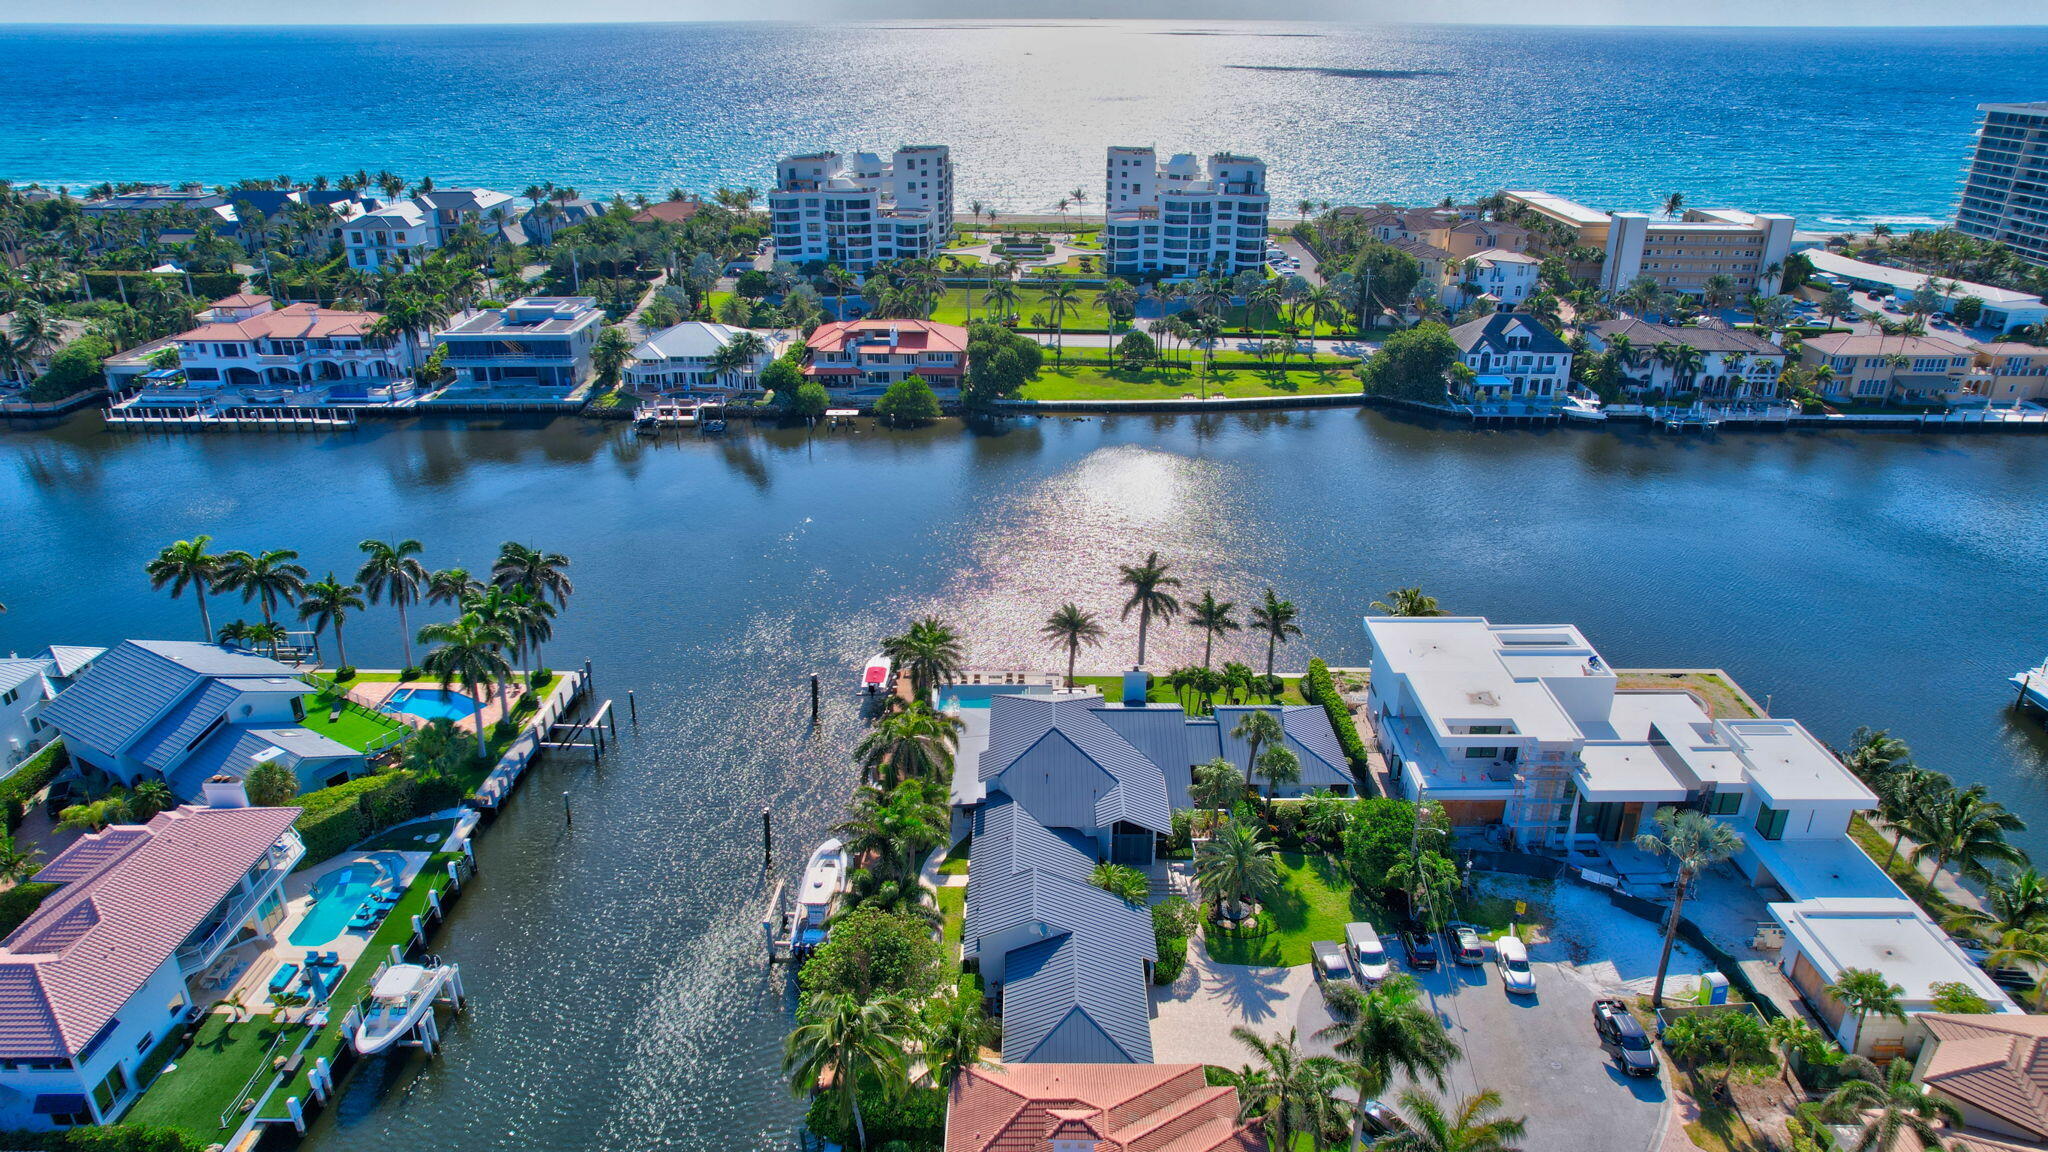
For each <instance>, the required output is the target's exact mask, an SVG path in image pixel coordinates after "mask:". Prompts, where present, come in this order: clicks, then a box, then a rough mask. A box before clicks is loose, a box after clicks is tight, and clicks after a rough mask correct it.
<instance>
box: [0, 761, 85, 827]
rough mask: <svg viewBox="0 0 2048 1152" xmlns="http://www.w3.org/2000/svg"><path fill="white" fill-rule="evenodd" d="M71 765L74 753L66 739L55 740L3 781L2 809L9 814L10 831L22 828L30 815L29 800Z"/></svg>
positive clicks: (0, 791)
mask: <svg viewBox="0 0 2048 1152" xmlns="http://www.w3.org/2000/svg"><path fill="white" fill-rule="evenodd" d="M70 766H71V754H70V753H69V752H66V751H65V750H64V742H63V741H62V740H52V741H50V743H49V744H47V745H46V746H44V748H43V750H42V751H40V752H38V753H36V754H35V755H34V756H31V757H29V758H28V761H27V763H24V764H23V765H22V766H21V767H19V768H16V769H15V770H14V772H13V774H12V775H10V776H8V777H7V779H5V780H0V811H4V813H5V815H6V817H7V831H8V832H10V833H12V832H13V831H14V830H15V829H16V828H19V827H21V818H22V817H23V816H26V815H28V805H29V800H30V799H31V798H33V797H34V796H35V794H36V793H38V792H41V791H42V790H43V789H45V788H48V787H49V786H50V781H52V780H55V779H56V778H57V774H58V773H59V772H62V771H64V769H66V768H69V767H70Z"/></svg>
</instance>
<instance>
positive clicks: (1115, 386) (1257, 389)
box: [1019, 364, 1359, 400]
mask: <svg viewBox="0 0 2048 1152" xmlns="http://www.w3.org/2000/svg"><path fill="white" fill-rule="evenodd" d="M1358 390H1359V383H1358V377H1356V376H1353V375H1352V374H1351V373H1349V372H1341V371H1336V370H1332V369H1315V370H1309V371H1300V372H1280V371H1277V370H1264V371H1260V370H1254V369H1249V368H1237V369H1218V370H1217V371H1216V373H1215V374H1214V375H1213V376H1210V377H1209V378H1208V380H1207V381H1206V383H1205V382H1204V380H1203V376H1202V373H1200V372H1177V371H1170V370H1163V369H1158V368H1144V369H1130V368H1098V367H1093V366H1089V365H1072V364H1070V365H1065V366H1062V367H1053V366H1052V365H1050V364H1048V365H1047V366H1046V367H1044V368H1041V369H1040V370H1039V373H1038V379H1036V380H1033V381H1031V382H1030V383H1028V384H1026V385H1025V386H1024V390H1023V392H1022V393H1020V395H1019V398H1020V399H1024V400H1178V399H1180V398H1182V397H1184V396H1203V395H1208V396H1232V397H1248V396H1319V395H1328V394H1331V393H1336V392H1356V391H1358Z"/></svg>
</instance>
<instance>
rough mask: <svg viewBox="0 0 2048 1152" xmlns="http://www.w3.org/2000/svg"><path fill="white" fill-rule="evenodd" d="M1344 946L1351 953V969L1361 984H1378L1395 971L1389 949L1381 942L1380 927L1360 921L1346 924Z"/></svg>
mask: <svg viewBox="0 0 2048 1152" xmlns="http://www.w3.org/2000/svg"><path fill="white" fill-rule="evenodd" d="M1344 948H1345V950H1346V951H1348V952H1350V953H1351V970H1352V971H1353V972H1355V973H1357V974H1358V982H1359V983H1360V984H1366V985H1372V984H1377V983H1379V982H1380V981H1382V980H1385V979H1386V978H1387V974H1388V973H1390V972H1391V971H1393V965H1392V964H1391V963H1389V962H1388V959H1387V949H1386V946H1385V945H1384V944H1381V943H1380V933H1379V929H1377V928H1374V927H1373V926H1372V925H1370V924H1367V923H1365V922H1363V921H1360V922H1358V923H1355V924H1346V925H1345V926H1344Z"/></svg>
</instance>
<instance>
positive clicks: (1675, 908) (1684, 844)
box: [1636, 808, 1742, 1008]
mask: <svg viewBox="0 0 2048 1152" xmlns="http://www.w3.org/2000/svg"><path fill="white" fill-rule="evenodd" d="M1636 847H1638V848H1640V849H1642V850H1643V851H1645V852H1648V853H1649V854H1650V855H1652V856H1666V855H1668V856H1670V857H1671V859H1672V861H1673V862H1675V863H1676V864H1677V865H1678V884H1677V886H1676V887H1675V888H1674V889H1673V890H1672V894H1671V915H1670V916H1668V917H1666V918H1665V920H1664V949H1663V952H1662V953H1661V954H1660V955H1659V956H1658V957H1657V984H1656V988H1655V990H1654V991H1653V992H1652V993H1651V996H1650V1002H1651V1004H1652V1005H1654V1006H1655V1007H1658V1008H1662V1007H1663V1006H1664V974H1665V972H1666V971H1667V970H1668V969H1669V968H1670V967H1671V945H1672V942H1673V941H1675V940H1676V939H1677V938H1678V924H1679V917H1680V916H1681V915H1683V914H1684V911H1685V896H1686V892H1687V891H1688V890H1690V889H1691V887H1692V883H1693V879H1694V878H1695V877H1697V876H1698V875H1699V874H1700V873H1701V872H1703V871H1705V870H1706V869H1708V868H1711V867H1713V866H1714V865H1716V864H1718V863H1720V862H1721V861H1723V860H1726V859H1728V858H1729V857H1730V856H1733V855H1735V854H1736V853H1737V852H1740V851H1741V850H1742V834H1741V833H1739V832H1737V831H1736V830H1735V829H1733V828H1730V827H1729V826H1728V825H1726V824H1723V823H1722V822H1720V821H1719V820H1716V819H1714V818H1713V817H1711V816H1708V815H1707V814H1705V813H1704V812H1701V811H1699V810H1698V809H1695V808H1659V809H1657V830H1656V831H1655V832H1645V833H1643V834H1642V835H1640V836H1637V837H1636Z"/></svg>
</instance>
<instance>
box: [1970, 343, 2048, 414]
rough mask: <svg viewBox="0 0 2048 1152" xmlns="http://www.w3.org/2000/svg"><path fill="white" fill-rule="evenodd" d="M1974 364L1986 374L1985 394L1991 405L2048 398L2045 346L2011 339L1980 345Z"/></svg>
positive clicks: (2047, 364)
mask: <svg viewBox="0 0 2048 1152" xmlns="http://www.w3.org/2000/svg"><path fill="white" fill-rule="evenodd" d="M1976 366H1977V369H1978V370H1979V371H1980V372H1982V373H1984V374H1986V375H1987V376H1988V377H1989V379H1988V380H1987V381H1986V382H1985V385H1984V395H1985V397H1986V398H1988V399H1989V400H1990V401H1991V402H1992V403H1994V404H2018V403H2021V402H2023V401H2027V400H2039V399H2042V398H2043V397H2048V348H2043V347H2041V346H2040V345H2038V344H2020V343H2017V342H2014V341H1993V342H1991V343H1987V344H1979V345H1977V359H1976Z"/></svg>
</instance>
